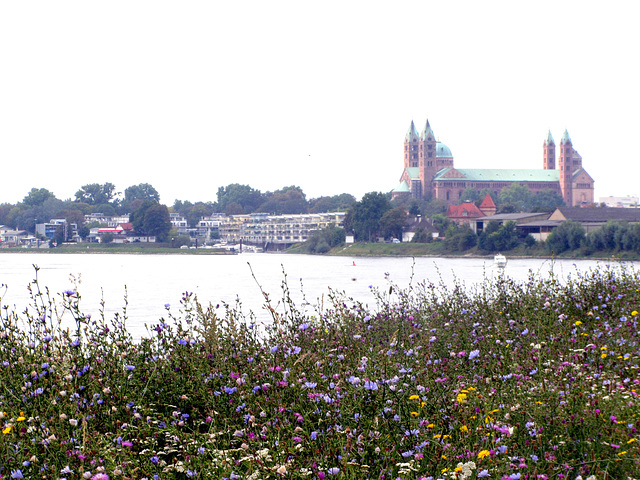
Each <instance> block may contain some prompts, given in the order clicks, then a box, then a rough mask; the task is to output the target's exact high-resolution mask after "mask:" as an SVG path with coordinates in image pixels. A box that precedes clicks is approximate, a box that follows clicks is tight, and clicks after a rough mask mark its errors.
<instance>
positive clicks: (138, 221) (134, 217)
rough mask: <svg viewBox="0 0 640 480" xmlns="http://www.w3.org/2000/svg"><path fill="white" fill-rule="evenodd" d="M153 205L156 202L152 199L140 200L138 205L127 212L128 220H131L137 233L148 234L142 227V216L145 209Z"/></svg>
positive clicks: (145, 211)
mask: <svg viewBox="0 0 640 480" xmlns="http://www.w3.org/2000/svg"><path fill="white" fill-rule="evenodd" d="M154 205H157V203H155V202H154V201H153V200H142V203H141V204H140V206H139V207H138V208H136V210H135V211H133V212H131V213H130V214H129V222H131V224H132V225H133V229H134V230H135V232H136V233H137V234H138V235H149V234H148V233H147V232H146V231H145V229H144V216H145V213H147V210H148V209H149V208H151V207H152V206H154Z"/></svg>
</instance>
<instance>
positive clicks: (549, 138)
mask: <svg viewBox="0 0 640 480" xmlns="http://www.w3.org/2000/svg"><path fill="white" fill-rule="evenodd" d="M544 144H545V145H555V144H556V143H555V142H554V141H553V137H552V136H551V130H549V135H547V139H546V140H545V141H544Z"/></svg>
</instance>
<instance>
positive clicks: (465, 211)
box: [447, 202, 485, 218]
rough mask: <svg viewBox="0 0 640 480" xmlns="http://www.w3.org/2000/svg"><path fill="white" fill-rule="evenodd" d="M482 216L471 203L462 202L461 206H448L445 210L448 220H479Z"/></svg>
mask: <svg viewBox="0 0 640 480" xmlns="http://www.w3.org/2000/svg"><path fill="white" fill-rule="evenodd" d="M484 216H485V215H484V213H482V212H481V211H480V209H479V208H478V207H476V205H475V203H472V202H464V203H463V204H462V205H449V207H448V208H447V217H449V218H480V217H484Z"/></svg>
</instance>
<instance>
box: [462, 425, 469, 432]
mask: <svg viewBox="0 0 640 480" xmlns="http://www.w3.org/2000/svg"><path fill="white" fill-rule="evenodd" d="M460 431H461V432H468V431H469V428H468V427H467V426H466V425H462V426H461V427H460Z"/></svg>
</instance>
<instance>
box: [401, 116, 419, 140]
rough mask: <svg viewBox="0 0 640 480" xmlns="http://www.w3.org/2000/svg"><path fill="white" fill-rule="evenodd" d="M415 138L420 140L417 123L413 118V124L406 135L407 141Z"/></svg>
mask: <svg viewBox="0 0 640 480" xmlns="http://www.w3.org/2000/svg"><path fill="white" fill-rule="evenodd" d="M413 140H418V130H416V125H415V124H414V123H413V120H411V125H410V126H409V131H408V132H407V135H406V136H405V137H404V141H405V142H411V141H413Z"/></svg>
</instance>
